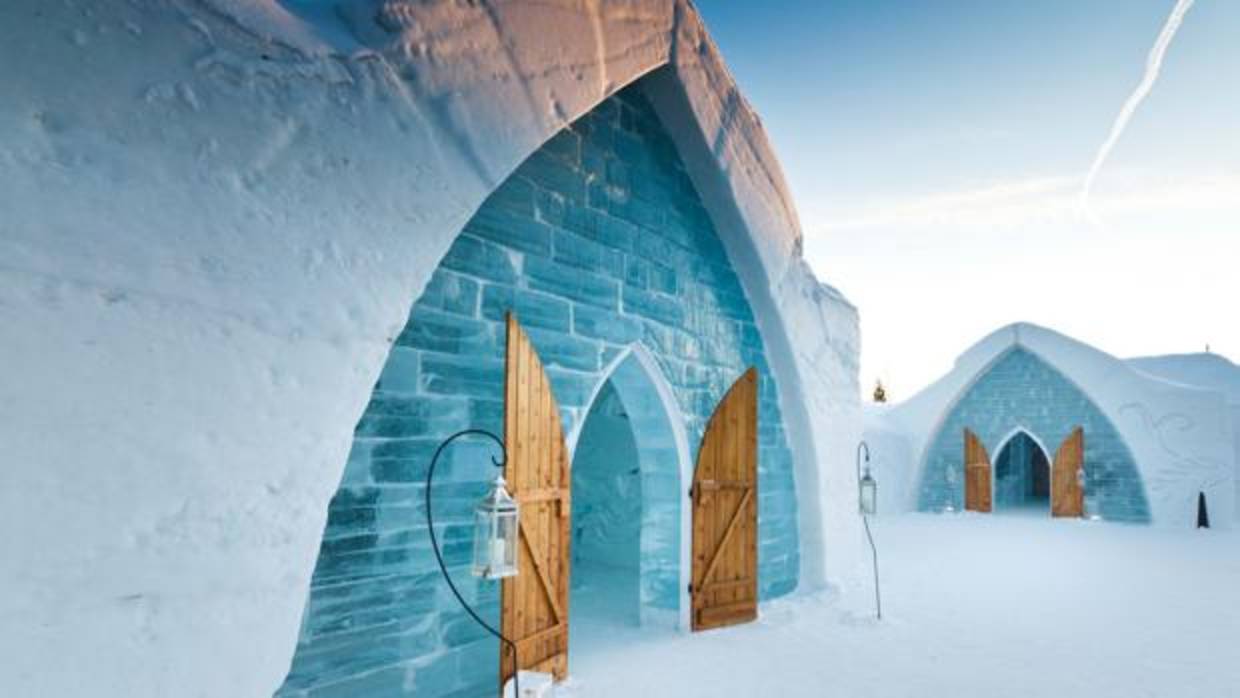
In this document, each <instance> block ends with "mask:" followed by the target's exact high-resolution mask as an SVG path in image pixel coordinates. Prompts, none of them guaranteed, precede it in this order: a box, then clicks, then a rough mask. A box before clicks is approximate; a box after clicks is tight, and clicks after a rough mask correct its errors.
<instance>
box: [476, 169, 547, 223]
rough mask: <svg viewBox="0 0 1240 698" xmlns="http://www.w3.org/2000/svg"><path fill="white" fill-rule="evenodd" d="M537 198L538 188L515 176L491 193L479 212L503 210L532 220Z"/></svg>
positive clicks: (524, 178)
mask: <svg viewBox="0 0 1240 698" xmlns="http://www.w3.org/2000/svg"><path fill="white" fill-rule="evenodd" d="M537 197H538V188H537V187H536V186H535V185H534V183H533V182H532V181H531V180H530V179H528V178H526V177H520V176H516V175H514V176H512V177H509V178H508V179H506V180H504V183H503V184H501V185H500V186H499V187H497V188H496V189H495V191H493V192H491V194H490V196H488V197H487V199H486V201H485V202H483V204H482V207H481V208H480V209H479V212H481V211H483V210H496V209H502V210H504V211H509V212H511V213H515V214H519V215H522V216H526V217H531V218H532V217H533V216H534V212H535V210H536V208H537V206H536V202H537Z"/></svg>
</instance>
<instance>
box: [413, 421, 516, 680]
mask: <svg viewBox="0 0 1240 698" xmlns="http://www.w3.org/2000/svg"><path fill="white" fill-rule="evenodd" d="M462 436H485V437H487V438H489V439H491V440H492V441H494V442H495V444H496V445H497V446H499V452H500V459H499V460H495V456H491V464H492V465H494V466H495V467H497V468H502V467H504V465H506V464H507V463H508V451H507V449H505V448H504V442H503V440H502V439H500V438H499V437H498V436H496V435H495V434H492V433H491V432H489V431H487V430H485V429H462V430H461V431H458V432H456V433H455V434H453V435H452V436H449V437H448V438H446V439H444V440H443V443H441V444H439V448H436V449H435V455H433V456H431V465H430V467H429V468H427V470H426V530H427V531H428V532H429V533H430V535H431V550H433V551H434V552H435V561H436V562H438V563H439V571H440V572H441V573H443V578H444V581H445V582H447V583H448V588H449V589H451V590H452V595H453V596H455V597H456V600H457V602H458V603H460V604H461V608H464V609H465V612H466V613H468V614H469V615H470V617H471V618H473V619H474V621H475V622H477V623H478V625H481V626H482V627H483V628H484V629H485V630H486V631H487V632H488V633H491V634H492V635H494V636H495V637H497V638H499V641H500V642H502V643H504V644H505V645H507V646H508V651H509V652H511V653H512V666H513V672H512V687H513V689H514V690H513V692H514V693H515V694H516V695H517V696H520V695H521V681H520V678H519V676H518V674H520V672H521V663H520V662H519V661H518V660H517V643H515V642H513V641H512V640H510V639H508V638H506V637H504V635H503V633H501V632H500V631H498V630H496V629H495V628H493V627H491V624H490V623H487V622H486V621H485V620H483V619H482V617H481V616H479V615H478V612H477V611H475V610H474V609H473V607H472V606H470V605H469V604H468V603H466V601H465V597H463V596H461V592H460V591H459V590H458V589H457V588H456V584H455V583H453V581H452V575H450V574H448V567H447V565H445V564H444V561H443V553H441V552H440V551H439V539H438V538H437V537H436V536H435V518H434V514H433V513H432V512H431V483H432V480H433V478H434V477H435V464H436V463H437V462H438V461H439V454H441V453H443V450H444V449H445V448H447V447H448V444H451V443H452V442H453V441H455V440H457V439H458V438H460V437H462ZM499 690H500V695H501V697H502V696H503V691H504V687H503V685H502V684H501V685H500V687H499Z"/></svg>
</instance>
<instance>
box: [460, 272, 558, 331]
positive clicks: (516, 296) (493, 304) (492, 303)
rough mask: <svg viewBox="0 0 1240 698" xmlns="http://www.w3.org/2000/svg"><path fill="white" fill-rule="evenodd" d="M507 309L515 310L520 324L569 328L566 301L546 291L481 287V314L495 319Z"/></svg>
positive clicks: (488, 285) (549, 328) (500, 316)
mask: <svg viewBox="0 0 1240 698" xmlns="http://www.w3.org/2000/svg"><path fill="white" fill-rule="evenodd" d="M510 311H511V312H515V313H516V315H517V321H518V322H520V323H521V326H522V327H526V328H529V327H540V328H543V329H548V330H555V331H557V332H568V331H569V326H570V320H571V313H570V311H569V304H568V303H567V302H565V301H563V300H561V299H559V298H556V297H555V296H551V295H548V294H546V293H539V292H537V291H527V290H525V289H519V288H513V287H512V286H499V285H494V284H487V285H486V286H485V287H484V288H483V290H482V316H483V317H484V318H486V319H488V320H493V321H497V322H498V321H502V320H503V319H504V315H505V314H506V313H508V312H510Z"/></svg>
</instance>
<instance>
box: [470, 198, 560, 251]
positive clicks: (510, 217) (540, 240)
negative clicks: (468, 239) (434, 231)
mask: <svg viewBox="0 0 1240 698" xmlns="http://www.w3.org/2000/svg"><path fill="white" fill-rule="evenodd" d="M465 232H467V233H469V234H470V235H474V236H476V237H479V238H482V239H484V240H490V241H491V242H494V243H495V244H497V245H500V246H502V247H507V248H511V249H514V250H519V251H521V252H528V253H530V254H537V255H542V256H544V257H545V256H547V255H548V254H550V253H551V226H550V225H548V224H546V223H543V222H541V221H538V220H535V219H534V218H531V217H528V216H521V215H517V214H514V213H511V212H509V211H504V210H502V209H490V208H486V207H483V208H482V209H480V210H479V211H478V213H476V214H474V217H473V218H472V219H470V221H469V223H468V224H467V225H466V226H465Z"/></svg>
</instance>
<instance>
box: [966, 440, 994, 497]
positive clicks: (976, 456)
mask: <svg viewBox="0 0 1240 698" xmlns="http://www.w3.org/2000/svg"><path fill="white" fill-rule="evenodd" d="M964 508H965V511H982V512H989V511H990V510H991V492H990V454H989V453H987V452H986V446H985V444H983V443H982V440H981V439H979V438H977V434H974V433H973V432H972V431H970V430H969V429H965V430H964Z"/></svg>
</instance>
